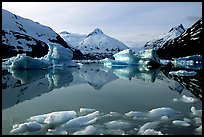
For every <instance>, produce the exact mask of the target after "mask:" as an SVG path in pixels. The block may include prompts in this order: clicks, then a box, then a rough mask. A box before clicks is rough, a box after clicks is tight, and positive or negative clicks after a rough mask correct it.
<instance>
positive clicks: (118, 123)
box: [105, 120, 130, 129]
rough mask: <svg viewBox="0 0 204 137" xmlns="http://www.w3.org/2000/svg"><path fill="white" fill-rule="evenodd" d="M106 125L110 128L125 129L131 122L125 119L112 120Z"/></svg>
mask: <svg viewBox="0 0 204 137" xmlns="http://www.w3.org/2000/svg"><path fill="white" fill-rule="evenodd" d="M105 125H106V127H107V128H110V129H125V128H129V127H130V124H129V123H127V122H123V121H120V120H118V121H117V120H114V121H110V122H108V123H105Z"/></svg>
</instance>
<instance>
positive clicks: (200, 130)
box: [195, 125, 202, 133]
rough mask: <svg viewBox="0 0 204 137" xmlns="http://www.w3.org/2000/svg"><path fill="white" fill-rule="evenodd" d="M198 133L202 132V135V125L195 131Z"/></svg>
mask: <svg viewBox="0 0 204 137" xmlns="http://www.w3.org/2000/svg"><path fill="white" fill-rule="evenodd" d="M195 131H196V132H201V133H202V125H201V126H199V127H198V128H196V129H195Z"/></svg>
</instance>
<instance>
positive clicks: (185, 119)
mask: <svg viewBox="0 0 204 137" xmlns="http://www.w3.org/2000/svg"><path fill="white" fill-rule="evenodd" d="M183 121H185V122H188V123H190V122H191V120H190V119H189V118H183Z"/></svg>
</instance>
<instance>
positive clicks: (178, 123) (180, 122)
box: [172, 120, 191, 127]
mask: <svg viewBox="0 0 204 137" xmlns="http://www.w3.org/2000/svg"><path fill="white" fill-rule="evenodd" d="M172 123H173V124H174V125H177V126H185V127H189V126H191V125H190V124H189V123H188V122H186V121H182V120H174V121H172Z"/></svg>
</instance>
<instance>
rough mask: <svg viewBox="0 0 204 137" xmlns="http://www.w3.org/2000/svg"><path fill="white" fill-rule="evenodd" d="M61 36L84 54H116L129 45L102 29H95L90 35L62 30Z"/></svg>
mask: <svg viewBox="0 0 204 137" xmlns="http://www.w3.org/2000/svg"><path fill="white" fill-rule="evenodd" d="M60 36H61V37H62V38H63V39H64V40H65V41H66V42H67V43H68V44H70V45H72V46H73V47H75V48H77V49H79V50H80V51H81V52H82V53H83V54H89V53H91V54H96V53H111V54H115V53H117V52H119V51H121V50H124V49H127V48H128V47H127V46H126V45H125V44H123V43H122V42H120V41H118V40H116V39H115V38H112V37H110V36H107V35H106V34H104V33H103V32H102V31H101V30H100V29H98V28H97V29H95V30H94V31H92V32H91V33H89V34H88V35H83V34H74V33H68V32H65V31H64V32H61V33H60Z"/></svg>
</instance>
